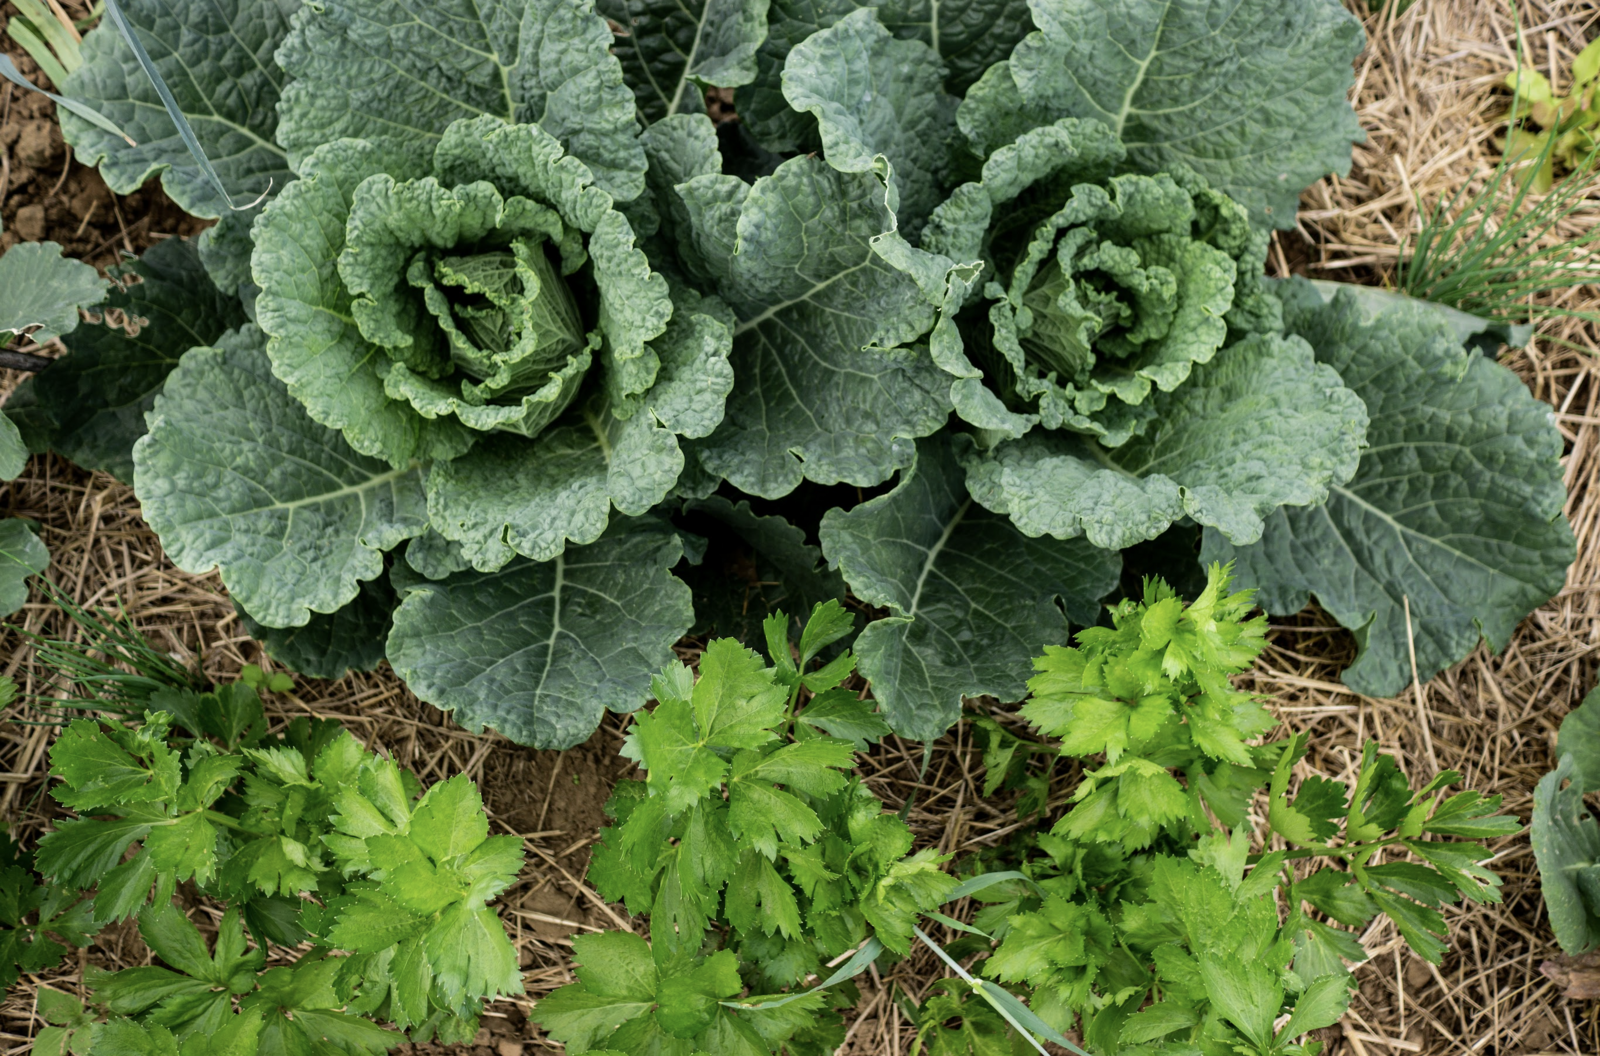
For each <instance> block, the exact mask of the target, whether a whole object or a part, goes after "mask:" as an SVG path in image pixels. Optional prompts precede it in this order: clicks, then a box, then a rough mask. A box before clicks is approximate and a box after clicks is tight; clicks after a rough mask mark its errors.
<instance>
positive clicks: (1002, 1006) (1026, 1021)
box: [913, 928, 1090, 1056]
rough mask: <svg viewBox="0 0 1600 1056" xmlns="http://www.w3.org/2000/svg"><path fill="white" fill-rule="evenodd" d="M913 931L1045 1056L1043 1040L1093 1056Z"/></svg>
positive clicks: (922, 933)
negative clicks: (977, 977) (974, 976)
mask: <svg viewBox="0 0 1600 1056" xmlns="http://www.w3.org/2000/svg"><path fill="white" fill-rule="evenodd" d="M913 931H915V933H916V936H917V938H919V939H921V940H922V944H923V945H924V946H926V947H928V949H930V950H932V951H933V952H934V953H935V954H937V955H938V957H939V959H940V960H941V961H943V962H944V963H945V967H947V968H949V969H950V970H951V971H952V972H955V973H956V977H957V978H959V979H960V980H961V981H962V982H964V983H966V984H967V985H968V986H970V987H971V988H972V992H973V993H975V994H977V995H978V996H979V997H982V998H983V999H984V1000H985V1001H987V1002H989V1005H990V1007H991V1008H993V1009H994V1010H995V1011H996V1012H998V1013H1000V1016H1001V1018H1003V1019H1004V1020H1005V1021H1006V1022H1007V1023H1009V1024H1011V1029H1013V1030H1015V1031H1016V1032H1017V1033H1018V1034H1020V1035H1022V1036H1023V1037H1024V1038H1027V1039H1028V1043H1029V1044H1030V1045H1032V1046H1033V1047H1034V1048H1035V1049H1037V1050H1038V1051H1039V1052H1040V1053H1042V1054H1044V1056H1049V1054H1048V1053H1045V1048H1044V1046H1043V1045H1041V1044H1040V1043H1039V1038H1043V1039H1044V1040H1045V1041H1049V1042H1054V1043H1055V1044H1057V1045H1060V1046H1061V1047H1062V1048H1064V1049H1067V1050H1068V1051H1069V1052H1075V1053H1077V1054H1078V1056H1090V1054H1089V1053H1087V1052H1084V1051H1083V1050H1082V1049H1080V1048H1078V1046H1076V1045H1074V1044H1073V1043H1072V1042H1071V1041H1070V1040H1068V1039H1067V1038H1066V1036H1065V1035H1063V1034H1062V1033H1061V1032H1060V1031H1058V1030H1056V1029H1055V1028H1054V1027H1052V1026H1050V1024H1048V1023H1046V1022H1045V1021H1044V1020H1042V1019H1040V1018H1039V1017H1038V1016H1037V1015H1035V1014H1034V1011H1033V1010H1032V1009H1031V1008H1029V1007H1028V1006H1027V1005H1025V1004H1023V1003H1022V1002H1021V1001H1018V1000H1017V999H1016V997H1015V996H1013V995H1012V994H1009V993H1007V992H1006V991H1005V990H1003V989H1001V988H1000V987H999V986H997V985H995V984H994V983H991V982H990V981H989V980H987V979H984V980H978V979H974V978H973V977H972V975H971V973H969V972H968V971H967V970H966V969H965V968H963V967H961V965H960V964H959V963H957V961H956V960H955V958H953V957H951V956H950V955H949V954H948V953H946V952H944V947H942V946H940V945H939V944H938V943H937V942H934V941H933V940H932V939H930V938H928V936H927V933H926V932H924V931H923V930H922V929H921V928H914V929H913ZM1036 1034H1037V1035H1038V1037H1035V1036H1034V1035H1036Z"/></svg>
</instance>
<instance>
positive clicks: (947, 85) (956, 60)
mask: <svg viewBox="0 0 1600 1056" xmlns="http://www.w3.org/2000/svg"><path fill="white" fill-rule="evenodd" d="M861 6H869V7H872V8H874V9H875V10H876V11H877V16H878V21H879V22H881V23H882V24H883V25H884V26H885V27H886V28H887V29H889V30H890V31H891V32H892V33H893V34H894V35H895V36H896V37H898V38H899V39H901V40H918V41H921V42H922V43H924V44H927V45H930V46H931V47H933V49H934V50H935V51H936V52H937V53H938V55H939V58H940V59H942V60H943V61H944V64H945V66H946V67H947V76H946V78H945V82H944V85H943V87H944V89H945V90H947V91H949V92H952V93H954V94H956V95H960V94H962V93H964V92H965V91H966V90H967V87H968V85H970V84H972V83H973V82H974V81H976V80H978V78H979V77H981V76H982V75H983V72H984V71H985V70H987V69H988V68H989V67H990V66H991V65H993V64H994V63H996V62H999V61H1001V60H1003V59H1004V58H1005V57H1006V56H1007V55H1009V54H1010V53H1011V49H1012V47H1013V46H1014V45H1015V44H1016V43H1017V42H1018V41H1020V40H1021V39H1022V38H1023V37H1024V36H1026V35H1027V33H1028V31H1029V30H1031V29H1033V23H1032V22H1031V21H1029V18H1028V5H1027V3H1026V0H954V2H945V0H887V2H879V3H872V4H867V5H861V4H858V3H856V2H854V0H773V3H772V5H771V9H770V11H769V12H768V15H767V38H766V41H765V42H764V43H763V44H762V45H761V48H760V50H759V51H758V52H757V53H756V77H755V80H754V81H753V82H752V83H750V84H748V85H746V86H744V87H741V88H740V89H739V91H738V92H737V94H736V95H735V96H734V109H736V110H737V111H738V112H739V119H740V120H741V121H743V122H744V123H745V124H748V125H749V126H750V128H751V131H753V132H754V133H755V135H756V138H757V139H759V140H760V141H761V143H762V145H763V146H765V147H766V148H767V149H768V150H775V151H779V152H783V151H791V150H799V149H802V148H803V147H806V146H808V145H809V143H810V140H811V138H812V137H813V136H814V135H815V132H814V126H813V125H812V123H811V120H810V119H809V118H808V117H807V116H806V115H805V114H803V113H796V112H795V111H794V110H792V109H790V108H789V103H788V101H787V100H786V99H785V98H784V91H783V73H784V70H785V69H786V61H785V60H786V59H787V58H788V55H789V52H790V51H791V50H792V49H793V48H794V47H795V46H796V45H798V44H800V43H801V42H802V41H804V40H806V39H807V38H808V37H810V36H812V35H813V34H815V33H816V32H818V31H819V30H825V29H827V28H829V27H830V26H832V25H834V24H835V23H836V22H838V21H840V20H841V19H843V18H845V17H846V16H848V15H850V14H851V13H852V12H854V11H855V10H856V9H857V8H858V7H861Z"/></svg>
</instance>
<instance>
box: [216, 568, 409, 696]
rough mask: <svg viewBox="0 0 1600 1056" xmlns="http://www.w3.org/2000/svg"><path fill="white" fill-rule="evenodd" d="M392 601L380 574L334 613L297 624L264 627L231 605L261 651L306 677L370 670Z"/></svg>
mask: <svg viewBox="0 0 1600 1056" xmlns="http://www.w3.org/2000/svg"><path fill="white" fill-rule="evenodd" d="M396 604H398V599H396V597H395V593H394V588H393V587H391V586H390V585H389V581H388V579H387V578H386V577H384V576H379V577H378V578H377V579H373V580H369V581H368V582H365V583H362V584H361V592H360V593H359V594H357V595H356V596H355V600H353V601H351V602H350V603H349V604H347V605H345V606H344V607H343V608H341V609H339V610H338V611H336V612H331V613H326V614H324V613H320V612H319V613H317V614H315V615H313V616H312V617H311V619H310V621H309V622H307V623H306V624H305V625H304V626H302V627H266V626H263V625H262V624H259V623H257V622H256V621H255V619H254V618H253V617H252V616H251V615H250V614H249V613H248V612H246V611H245V610H244V609H243V608H240V607H239V606H238V605H237V604H235V606H234V607H235V608H236V609H238V612H239V618H240V619H241V620H242V621H243V623H244V629H245V630H246V631H247V632H248V633H249V635H250V637H252V638H256V639H259V640H260V641H261V644H262V646H263V647H264V648H265V649H266V651H267V655H268V656H270V657H272V658H273V659H274V660H276V661H278V662H279V663H280V664H283V665H284V666H285V667H287V668H288V669H289V670H291V671H298V672H300V673H301V674H302V675H309V676H311V677H312V678H343V677H344V674H345V672H346V671H371V670H372V669H373V668H375V667H377V666H378V663H379V661H381V660H382V659H383V655H384V654H383V650H384V642H385V641H386V640H387V639H388V637H389V628H390V626H392V624H393V622H394V620H393V616H394V608H395V605H396Z"/></svg>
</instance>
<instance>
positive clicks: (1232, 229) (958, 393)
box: [878, 118, 1367, 549]
mask: <svg viewBox="0 0 1600 1056" xmlns="http://www.w3.org/2000/svg"><path fill="white" fill-rule="evenodd" d="M1127 170H1128V166H1127V163H1126V151H1125V149H1124V147H1123V145H1122V143H1121V142H1119V141H1118V139H1117V137H1116V136H1115V135H1114V134H1113V133H1112V131H1111V130H1110V129H1109V128H1107V127H1106V126H1105V125H1102V124H1100V123H1099V122H1097V121H1093V120H1079V119H1076V118H1066V119H1062V120H1059V121H1056V122H1054V123H1053V124H1049V125H1044V126H1041V127H1038V128H1035V129H1032V130H1030V131H1028V132H1025V133H1023V134H1022V135H1020V136H1018V137H1017V139H1016V140H1015V142H1013V143H1010V144H1008V145H1005V146H1002V147H1000V148H998V149H996V150H995V151H994V152H993V153H992V154H990V155H989V157H988V158H987V159H986V160H985V162H984V164H983V170H982V178H981V179H980V180H977V181H973V182H970V183H967V184H964V185H962V186H960V187H958V188H957V189H956V190H955V191H954V192H952V194H951V195H950V197H949V198H948V199H947V200H946V201H945V202H944V203H942V204H941V205H940V206H939V207H938V208H936V209H935V210H934V212H933V214H932V216H931V217H930V219H929V222H928V224H927V226H926V227H925V228H924V229H923V231H922V233H921V241H920V245H919V246H918V247H917V248H912V247H911V246H910V245H909V244H908V243H907V242H905V240H904V239H903V238H902V237H901V236H899V235H898V234H895V233H891V234H890V235H888V236H885V237H884V238H882V239H880V240H879V242H878V250H879V252H880V253H881V254H882V255H883V256H884V257H885V258H886V259H888V260H890V261H891V262H893V263H895V264H896V265H897V266H899V267H901V268H902V269H903V270H905V271H907V272H908V273H910V274H911V275H912V276H913V277H914V278H915V279H916V280H917V282H918V285H919V286H920V287H921V288H922V290H923V292H924V295H925V296H926V297H927V298H928V299H929V300H930V301H932V302H933V303H935V304H936V305H937V306H938V307H939V310H940V315H939V319H938V322H937V323H936V324H935V329H934V332H933V335H932V336H931V338H930V342H929V347H930V353H931V355H932V357H933V359H934V360H935V362H937V363H938V364H939V365H940V366H941V367H942V368H943V369H944V370H945V371H947V372H948V373H949V374H951V375H953V376H954V379H955V380H954V381H953V383H952V385H951V398H952V402H953V403H954V405H955V408H956V411H957V414H958V415H959V416H960V417H961V418H962V419H963V420H965V421H966V422H967V423H968V425H970V426H971V427H973V428H974V429H975V430H977V434H976V435H977V436H978V438H979V439H980V444H979V445H978V446H977V447H975V448H974V449H973V451H972V453H971V454H970V455H969V456H968V457H967V459H966V460H965V462H966V468H967V471H968V478H967V484H968V488H969V489H970V491H971V493H972V495H973V497H974V498H975V499H977V500H978V501H979V502H980V503H981V504H982V505H984V506H985V507H987V508H988V509H990V510H992V511H993V512H995V513H1002V514H1008V515H1009V516H1010V517H1011V519H1012V521H1013V522H1014V523H1015V524H1016V525H1017V526H1018V527H1019V528H1020V529H1021V530H1022V531H1023V532H1024V533H1025V534H1027V535H1030V536H1040V535H1045V534H1048V535H1051V536H1054V537H1056V538H1059V539H1069V538H1075V537H1078V536H1087V537H1088V538H1089V540H1090V541H1091V542H1093V543H1095V544H1096V545H1099V546H1103V547H1107V548H1112V549H1118V548H1121V547H1125V546H1130V545H1133V544H1135V543H1137V542H1140V541H1142V540H1144V539H1149V538H1154V537H1155V536H1156V535H1159V534H1160V533H1161V532H1162V531H1164V530H1165V529H1166V528H1167V527H1168V526H1170V525H1171V524H1172V523H1173V522H1174V521H1176V520H1178V519H1180V518H1182V517H1185V516H1187V517H1192V518H1194V519H1195V520H1196V521H1198V522H1200V523H1202V524H1205V525H1209V526H1212V527H1216V528H1218V529H1219V530H1222V531H1223V532H1224V533H1225V534H1227V535H1229V537H1230V538H1236V539H1239V540H1245V541H1250V542H1253V541H1254V540H1255V539H1257V538H1259V537H1260V535H1261V531H1262V524H1263V522H1262V517H1263V516H1265V515H1266V514H1268V513H1270V512H1271V511H1272V510H1275V509H1277V508H1278V507H1279V506H1283V505H1286V504H1287V505H1315V504H1317V503H1319V502H1321V501H1323V500H1324V499H1325V498H1326V496H1327V489H1328V487H1329V485H1330V484H1342V483H1343V482H1344V481H1346V480H1348V479H1349V478H1350V476H1351V474H1353V473H1354V472H1355V468H1356V463H1357V461H1358V459H1359V456H1360V448H1361V445H1362V443H1363V440H1364V437H1365V430H1366V424H1367V420H1366V412H1365V409H1364V406H1363V405H1362V403H1361V400H1360V399H1359V398H1358V397H1356V396H1355V394H1354V393H1352V392H1351V391H1350V390H1349V389H1347V388H1345V387H1344V386H1343V384H1342V383H1341V381H1340V379H1339V376H1338V374H1337V373H1336V372H1335V371H1334V370H1332V369H1331V368H1328V367H1324V366H1319V365H1318V364H1317V363H1316V361H1315V355H1314V353H1313V352H1312V349H1311V347H1310V346H1309V345H1308V344H1306V343H1305V342H1304V341H1302V340H1300V339H1299V338H1296V337H1285V336H1284V335H1283V334H1282V329H1283V312H1282V306H1281V304H1280V303H1279V301H1278V299H1277V297H1276V296H1275V295H1274V294H1273V293H1272V292H1271V291H1270V290H1269V289H1268V288H1267V284H1266V282H1265V279H1264V268H1265V263H1266V254H1267V245H1268V235H1267V233H1266V232H1265V231H1264V230H1263V229H1261V228H1259V227H1255V226H1252V224H1251V222H1250V215H1249V212H1248V210H1247V209H1246V208H1245V207H1244V206H1243V205H1241V204H1240V203H1239V202H1236V201H1234V200H1233V199H1232V198H1230V197H1228V196H1227V195H1226V194H1224V193H1223V192H1221V191H1220V190H1217V189H1216V188H1214V187H1211V186H1209V185H1208V184H1207V182H1206V181H1205V180H1204V179H1203V178H1202V177H1201V176H1199V175H1198V174H1197V173H1195V172H1194V171H1193V170H1191V169H1188V168H1185V167H1183V166H1181V165H1176V164H1175V165H1173V166H1172V167H1171V168H1170V169H1169V170H1168V171H1166V172H1157V173H1144V172H1131V171H1127Z"/></svg>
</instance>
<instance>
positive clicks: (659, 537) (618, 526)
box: [388, 520, 694, 748]
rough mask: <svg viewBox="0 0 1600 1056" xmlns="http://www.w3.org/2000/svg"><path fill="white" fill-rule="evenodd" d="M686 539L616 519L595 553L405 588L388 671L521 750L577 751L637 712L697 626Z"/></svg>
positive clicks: (582, 550)
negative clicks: (686, 578) (676, 569)
mask: <svg viewBox="0 0 1600 1056" xmlns="http://www.w3.org/2000/svg"><path fill="white" fill-rule="evenodd" d="M682 553H683V546H682V543H681V542H680V541H679V539H678V537H677V536H676V535H675V534H670V533H667V532H664V531H662V530H659V529H658V528H656V527H655V526H653V525H651V524H650V523H648V522H641V523H630V522H626V521H621V520H618V521H616V522H613V524H612V527H611V529H610V532H609V534H607V535H605V536H603V537H602V538H601V539H600V540H599V541H597V542H595V543H593V544H591V545H589V546H582V547H578V546H573V547H569V548H567V550H566V551H565V552H564V553H562V554H559V555H557V556H556V557H555V558H554V559H553V560H551V561H549V562H546V563H543V564H535V563H532V562H528V561H524V560H519V561H515V562H513V563H511V564H508V565H506V566H505V567H504V568H502V569H500V570H499V571H498V572H493V573H488V574H485V573H479V572H470V571H469V572H459V573H456V574H455V575H452V576H450V577H448V578H446V579H443V580H440V581H438V582H418V583H413V584H406V585H401V584H399V583H397V586H399V587H400V588H401V594H402V598H401V602H400V607H399V608H398V609H396V610H395V614H394V629H393V630H392V631H390V633H389V644H388V651H389V662H390V663H391V664H392V665H393V666H394V669H395V671H396V672H397V673H398V674H399V675H400V676H401V677H402V678H404V679H405V680H406V683H407V685H408V686H410V688H411V690H412V692H414V693H416V694H417V696H419V697H421V698H422V699H423V700H426V701H428V702H429V703H431V704H434V705H436V706H438V707H440V708H444V709H446V710H453V711H454V712H455V719H456V721H457V722H458V723H460V724H461V725H462V726H465V727H467V728H468V729H475V728H479V727H483V726H492V727H494V728H495V729H497V730H499V731H500V732H501V733H503V734H505V735H506V736H507V737H510V738H511V739H512V740H515V741H517V742H518V743H520V744H533V745H537V746H540V747H545V748H568V747H571V746H572V745H574V744H577V743H579V742H580V741H582V740H584V739H585V738H586V737H588V736H589V734H591V733H592V732H594V729H595V727H596V726H597V725H598V724H599V722H600V719H601V718H602V716H603V715H604V714H605V710H606V709H607V708H610V709H611V710H613V711H632V710H633V709H635V708H637V707H638V706H639V705H641V704H643V703H644V702H645V700H646V698H647V697H648V695H649V691H650V676H651V674H652V673H653V672H654V671H656V670H657V669H659V668H660V666H661V665H662V664H663V663H665V662H666V661H667V660H669V659H671V657H672V643H674V642H675V641H677V640H678V638H679V637H680V636H682V634H683V633H684V632H685V631H686V630H687V629H688V627H689V624H690V622H691V621H692V620H693V618H694V616H693V611H692V608H691V605H690V600H689V590H688V588H687V587H685V586H684V585H683V584H682V583H681V582H679V581H678V580H677V579H675V578H673V576H672V575H671V574H670V573H669V572H668V571H667V570H668V569H669V568H671V567H672V565H674V564H676V563H677V561H678V560H679V558H680V557H681V556H682Z"/></svg>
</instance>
